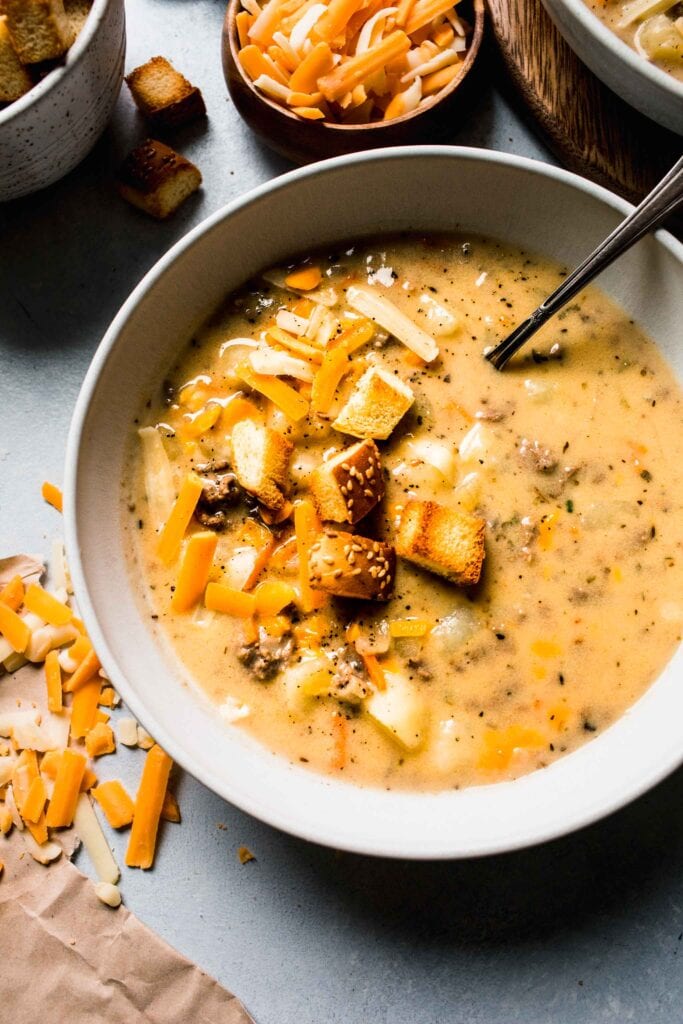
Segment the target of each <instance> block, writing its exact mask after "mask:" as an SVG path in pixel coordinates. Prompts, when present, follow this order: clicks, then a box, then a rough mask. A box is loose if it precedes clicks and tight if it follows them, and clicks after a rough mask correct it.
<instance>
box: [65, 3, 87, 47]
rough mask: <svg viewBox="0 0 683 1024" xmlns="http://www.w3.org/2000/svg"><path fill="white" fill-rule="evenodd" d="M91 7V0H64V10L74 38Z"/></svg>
mask: <svg viewBox="0 0 683 1024" xmlns="http://www.w3.org/2000/svg"><path fill="white" fill-rule="evenodd" d="M91 7H92V3H91V0H64V12H65V14H66V16H67V19H68V21H69V25H70V26H71V31H72V33H73V36H74V39H75V38H76V37H77V36H78V34H79V32H80V31H81V30H82V28H83V26H84V25H85V22H86V19H87V17H88V15H89V14H90V8H91Z"/></svg>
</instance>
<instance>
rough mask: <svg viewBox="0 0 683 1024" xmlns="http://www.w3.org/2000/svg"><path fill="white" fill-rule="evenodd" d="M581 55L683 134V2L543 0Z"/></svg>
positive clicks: (627, 96)
mask: <svg viewBox="0 0 683 1024" xmlns="http://www.w3.org/2000/svg"><path fill="white" fill-rule="evenodd" d="M543 4H544V6H545V8H546V10H547V11H548V13H549V14H550V16H551V17H552V19H553V21H554V22H555V24H556V25H557V27H558V29H559V30H560V32H561V33H562V35H563V36H564V38H565V39H566V40H567V42H568V43H569V45H570V46H571V47H572V49H573V50H574V51H575V53H576V54H578V56H579V57H580V58H581V60H582V61H583V62H584V63H585V64H587V65H588V67H589V68H590V69H591V71H592V72H593V73H594V74H595V75H597V76H598V78H600V79H601V80H602V81H603V82H604V83H605V85H607V86H609V88H610V89H612V91H613V92H615V93H616V94H617V95H618V96H621V98H622V99H624V100H626V102H627V103H630V104H631V106H632V107H635V108H636V110H639V111H640V112H641V113H642V114H645V115H646V116H647V117H650V118H652V120H653V121H657V123H658V124H661V125H663V126H664V127H665V128H670V129H671V131H674V132H678V134H679V135H683V7H681V4H680V3H678V2H675V0H543Z"/></svg>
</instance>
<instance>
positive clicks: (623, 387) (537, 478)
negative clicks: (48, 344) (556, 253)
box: [125, 236, 683, 789]
mask: <svg viewBox="0 0 683 1024" xmlns="http://www.w3.org/2000/svg"><path fill="white" fill-rule="evenodd" d="M562 274H563V272H562V271H561V270H560V269H559V268H558V267H556V266H554V265H553V264H551V263H549V262H548V261H547V260H545V259H542V258H539V257H537V256H535V255H531V254H529V253H527V252H523V251H519V250H515V249H513V248H510V247H507V246H503V245H499V244H497V243H495V242H493V241H488V240H484V239H480V238H471V237H469V236H468V237H467V238H459V237H453V236H448V237H438V238H437V237H429V238H423V237H400V238H380V239H378V240H374V241H370V242H367V241H363V242H361V243H359V244H349V245H347V246H344V247H342V248H340V249H339V250H337V251H334V252H326V253H322V254H317V255H313V256H304V257H302V258H301V259H299V260H297V261H293V262H292V263H291V265H289V266H284V267H279V268H276V269H274V270H271V271H268V272H266V273H265V274H264V275H263V277H261V278H258V279H256V280H253V281H251V282H249V284H248V285H247V286H245V287H244V288H243V289H242V290H241V291H239V292H237V293H235V294H233V295H230V296H229V297H228V298H227V300H226V302H225V305H224V306H223V307H222V308H221V309H220V310H218V312H217V313H216V314H215V315H214V316H213V318H212V319H211V321H210V322H208V323H207V324H206V325H205V327H204V328H203V329H202V330H201V331H200V332H199V333H198V335H197V336H196V337H195V338H194V339H193V340H192V341H191V343H190V345H189V346H188V348H187V349H186V350H185V351H183V352H182V353H181V354H180V356H179V359H178V362H177V364H176V365H175V366H173V367H171V368H169V374H168V379H167V380H166V381H164V382H163V385H160V387H159V390H158V392H157V393H155V394H154V395H152V396H150V400H149V401H148V402H147V405H146V406H145V409H144V413H143V414H142V415H141V417H140V421H139V422H138V423H136V425H135V427H136V431H137V433H135V435H134V440H133V441H132V444H131V455H130V460H131V461H130V473H129V474H128V484H127V491H126V494H125V500H126V505H127V509H128V511H127V513H126V520H127V524H128V525H127V529H128V530H129V533H130V551H131V561H132V567H133V571H134V572H135V573H136V574H137V575H138V576H139V578H140V580H141V590H142V591H143V592H144V599H145V603H144V609H145V612H144V613H145V614H148V615H149V616H150V617H151V618H152V619H153V620H154V623H155V626H156V628H157V629H158V630H159V632H160V634H161V635H162V636H163V637H164V638H165V639H166V640H168V641H169V642H170V644H171V646H172V648H173V649H174V651H175V653H176V654H177V656H178V658H179V659H180V661H181V662H182V664H183V666H184V667H185V670H186V674H187V676H188V677H189V678H190V679H191V680H193V681H194V682H195V683H196V684H198V685H199V686H200V687H201V688H202V689H203V690H204V691H205V692H206V693H207V694H208V695H209V696H210V698H211V699H212V700H214V701H215V703H216V705H217V709H218V712H219V713H220V714H221V715H222V716H223V717H224V719H225V721H226V723H227V724H226V728H239V729H243V730H246V731H248V732H249V733H251V734H252V735H253V736H254V737H256V738H257V739H258V740H259V741H260V742H261V743H262V744H264V745H265V746H266V747H267V748H268V749H270V750H272V751H275V752H277V753H279V754H281V755H283V756H285V757H287V758H289V759H290V760H291V761H292V762H295V763H301V764H304V765H307V766H309V767H310V768H312V769H314V770H315V771H318V772H325V773H330V774H333V775H335V776H337V777H340V778H344V779H349V780H352V781H353V782H355V783H361V784H367V785H374V786H380V787H385V788H413V789H440V788H456V787H462V786H469V785H476V784H481V783H488V782H494V781H499V780H501V779H510V778H514V777H516V776H519V775H521V774H523V773H526V772H530V771H532V770H534V769H537V768H541V767H544V766H546V765H548V764H550V763H551V762H552V761H554V760H555V759H556V758H558V757H561V756H562V755H563V754H565V753H567V752H570V751H572V750H575V749H576V748H577V747H579V746H581V744H583V743H585V742H586V741H588V740H590V739H591V738H593V737H595V736H599V735H600V733H601V732H603V731H604V730H605V729H606V728H608V726H610V725H611V724H612V723H613V722H614V721H615V720H616V719H617V718H618V717H619V716H620V715H622V714H623V713H624V711H626V709H627V708H629V707H630V705H631V704H633V702H634V701H635V700H637V699H638V697H640V696H641V694H642V693H643V692H644V691H645V690H646V688H647V687H648V686H649V685H650V683H652V681H653V680H654V679H655V677H656V676H657V674H658V673H659V672H660V671H661V670H662V668H663V667H664V665H665V664H666V662H667V661H668V659H669V658H670V657H671V655H672V653H673V651H674V649H675V646H676V644H677V643H678V642H679V640H680V635H681V623H682V621H683V551H682V550H681V530H680V525H681V504H682V500H683V430H682V423H681V392H680V389H679V387H678V385H677V383H676V380H675V379H674V376H673V374H672V371H671V370H670V368H669V367H668V366H667V364H666V363H665V361H664V360H663V358H662V357H661V355H660V354H659V352H658V350H657V348H656V347H655V345H654V344H653V342H652V341H650V340H649V339H648V338H647V337H646V336H645V335H644V334H643V333H642V331H641V330H640V329H639V328H638V327H637V325H635V324H634V323H632V322H631V321H629V319H628V317H627V316H626V314H624V313H623V312H622V311H620V310H619V309H618V308H617V307H615V306H614V305H613V304H612V303H611V302H610V301H609V300H608V299H607V298H605V296H604V295H603V294H601V292H600V291H598V290H594V289H590V290H588V291H586V292H585V293H584V294H582V295H581V297H580V298H579V299H578V300H577V301H576V302H574V304H573V305H571V306H569V307H567V308H566V309H565V310H564V311H563V312H562V313H561V314H560V315H559V316H558V317H556V318H555V320H554V322H553V323H551V324H550V325H548V327H547V328H546V329H545V331H544V332H543V333H541V334H540V335H539V336H538V338H537V341H536V348H535V349H534V350H533V351H532V350H530V351H529V353H528V355H526V356H524V357H518V358H517V360H516V361H515V362H514V363H513V364H512V365H511V366H510V368H509V369H508V370H506V372H505V373H502V374H500V373H497V372H496V371H495V370H494V369H493V368H492V367H491V366H490V365H489V364H488V363H487V362H486V361H485V360H484V359H483V358H482V352H483V350H484V349H485V348H486V347H487V346H490V345H493V344H495V343H496V342H497V341H499V340H500V339H501V338H502V337H503V336H504V335H505V334H506V333H508V332H509V330H510V329H511V328H512V326H513V325H514V324H515V323H517V322H518V321H520V320H521V319H522V318H523V317H524V316H525V315H527V314H528V312H529V311H530V310H531V309H532V308H534V307H535V306H536V305H537V304H538V303H539V301H540V300H541V299H542V298H544V297H545V296H546V295H547V294H548V293H549V292H551V291H552V290H553V289H554V288H555V287H556V286H557V284H558V282H559V280H560V278H561V277H562Z"/></svg>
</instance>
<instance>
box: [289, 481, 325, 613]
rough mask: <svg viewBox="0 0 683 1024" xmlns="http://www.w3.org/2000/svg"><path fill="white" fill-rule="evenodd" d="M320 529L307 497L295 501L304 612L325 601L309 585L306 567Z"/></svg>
mask: <svg viewBox="0 0 683 1024" xmlns="http://www.w3.org/2000/svg"><path fill="white" fill-rule="evenodd" d="M322 529H323V528H322V523H321V522H320V519H319V518H318V513H317V512H316V510H315V507H314V505H313V502H312V501H310V500H309V499H308V498H301V500H300V501H297V502H296V503H295V505H294V533H295V536H296V549H297V554H298V556H299V589H300V591H301V608H302V610H303V611H304V612H313V611H316V610H317V609H318V608H320V607H322V605H324V604H325V603H326V601H327V598H326V596H325V594H323V593H321V592H320V591H317V590H314V589H313V587H312V586H311V583H310V580H309V569H308V563H309V559H310V554H311V548H312V547H313V545H314V544H315V542H316V540H317V539H318V537H320V534H321V533H322Z"/></svg>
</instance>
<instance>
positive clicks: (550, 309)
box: [486, 156, 683, 370]
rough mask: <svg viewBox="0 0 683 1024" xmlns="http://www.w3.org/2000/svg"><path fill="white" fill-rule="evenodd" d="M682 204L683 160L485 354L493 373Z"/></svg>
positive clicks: (501, 367)
mask: <svg viewBox="0 0 683 1024" xmlns="http://www.w3.org/2000/svg"><path fill="white" fill-rule="evenodd" d="M682 200H683V156H682V157H681V158H680V160H678V161H677V162H676V163H675V164H674V166H673V167H672V168H671V170H670V171H669V172H668V174H666V175H665V176H664V177H663V178H662V180H661V181H660V182H659V183H658V184H657V185H655V187H654V188H653V189H652V191H651V192H650V193H649V194H648V195H647V196H645V198H644V199H643V201H642V203H641V204H640V206H637V207H636V208H635V210H634V211H633V212H632V213H630V214H629V215H628V217H626V219H625V220H623V221H622V222H621V223H620V224H618V225H617V227H616V228H615V229H614V231H613V232H612V233H611V234H610V235H608V236H607V238H606V239H605V240H604V241H603V242H601V243H600V245H598V247H597V248H596V249H594V250H593V252H592V253H591V254H590V256H587V257H586V259H585V260H584V261H583V263H581V264H580V265H579V266H578V267H577V268H576V270H573V271H572V272H571V274H569V276H568V277H566V278H565V279H564V281H563V282H562V284H561V285H560V286H559V288H556V289H555V291H554V292H553V293H552V295H549V296H548V298H547V299H546V300H545V302H542V303H541V305H540V306H539V307H538V309H536V310H534V312H533V313H532V314H531V316H529V317H528V318H527V319H526V320H525V321H524V322H523V323H522V324H520V325H519V327H517V328H516V330H514V331H513V332H512V334H510V335H509V336H508V337H507V338H505V339H504V340H503V341H501V343H500V344H499V345H497V346H496V347H495V348H494V349H493V350H492V351H491V352H489V353H488V354H487V356H486V358H487V359H488V360H489V362H491V363H493V365H494V366H495V368H496V369H497V370H502V369H503V367H504V366H505V364H506V363H507V361H508V360H509V359H510V358H511V357H512V356H513V355H514V354H515V352H517V351H518V349H520V348H521V347H522V345H523V344H524V343H525V342H526V341H527V340H528V339H529V338H530V337H531V335H532V334H535V333H536V331H537V330H538V328H539V327H541V326H542V325H543V324H544V323H545V322H546V320H549V319H550V317H551V316H554V315H555V313H557V311H558V310H559V309H561V308H562V306H564V305H565V304H566V303H567V302H569V300H570V299H572V298H573V297H574V296H575V295H576V294H577V292H580V291H581V289H582V288H585V286H586V285H587V284H588V283H589V282H590V281H592V280H593V278H595V277H597V275H598V274H600V273H601V272H602V271H603V270H605V269H606V268H607V267H608V266H609V265H610V264H611V263H613V262H614V260H616V259H617V258H618V257H619V256H621V254H622V253H623V252H625V251H626V250H627V249H630V248H631V246H632V245H635V243H636V242H637V241H638V240H639V239H641V238H642V237H643V235H646V234H647V232H648V231H650V230H651V229H652V228H655V227H657V226H658V225H659V224H661V223H662V221H663V220H666V218H667V217H668V216H669V214H671V213H673V211H674V210H675V208H676V207H677V206H678V204H679V203H680V202H681V201H682Z"/></svg>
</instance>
